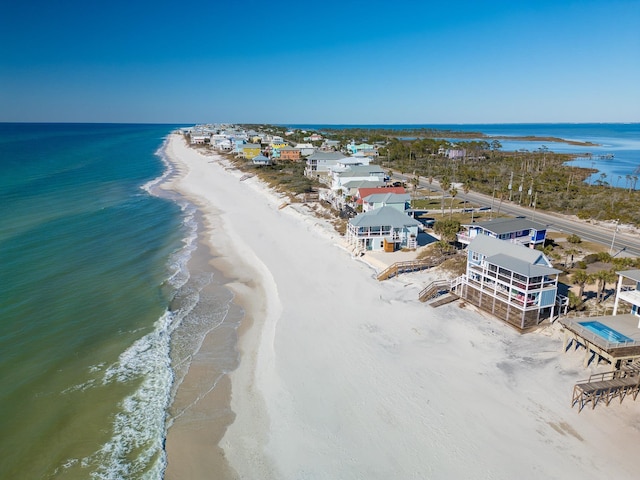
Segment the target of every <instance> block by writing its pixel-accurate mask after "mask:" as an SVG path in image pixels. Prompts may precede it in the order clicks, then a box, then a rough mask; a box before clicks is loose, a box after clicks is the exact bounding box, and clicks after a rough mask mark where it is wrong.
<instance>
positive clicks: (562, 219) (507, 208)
mask: <svg viewBox="0 0 640 480" xmlns="http://www.w3.org/2000/svg"><path fill="white" fill-rule="evenodd" d="M393 177H394V179H395V178H398V179H400V180H401V181H405V182H407V184H409V182H410V180H411V178H412V176H411V175H401V174H400V173H394V175H393ZM420 188H426V189H429V190H432V191H435V192H442V191H441V190H440V186H439V184H438V182H436V181H435V180H434V181H433V184H432V185H430V184H429V182H427V181H426V180H423V179H420ZM456 197H457V198H460V199H462V200H467V201H469V202H472V203H475V204H477V205H482V206H485V207H491V204H492V203H493V210H494V211H498V207H499V208H500V213H508V214H510V215H514V216H524V217H527V218H529V219H531V220H534V221H536V222H539V223H542V224H544V225H547V227H548V229H549V230H551V231H558V232H563V233H567V234H575V235H578V236H579V237H580V238H581V239H583V240H586V241H589V242H595V243H599V244H601V245H604V246H606V247H608V249H609V251H611V252H612V255H614V256H615V255H624V256H629V255H631V256H635V257H640V235H635V234H627V233H622V232H620V231H616V228H615V227H614V226H611V227H609V228H606V227H601V226H599V225H592V224H590V223H588V222H586V221H581V220H574V219H572V218H570V217H568V216H564V215H560V214H555V213H549V212H541V211H540V210H535V209H533V208H529V207H522V206H519V205H518V204H516V203H513V202H509V201H503V202H502V204H501V205H499V203H500V201H499V200H498V199H495V200H493V202H492V198H491V197H490V196H488V195H484V194H481V193H477V192H469V193H467V194H465V193H464V192H462V191H458V194H457V196H456Z"/></svg>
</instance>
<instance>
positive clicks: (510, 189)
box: [509, 172, 513, 201]
mask: <svg viewBox="0 0 640 480" xmlns="http://www.w3.org/2000/svg"><path fill="white" fill-rule="evenodd" d="M512 199H513V172H511V178H509V201H511V200H512Z"/></svg>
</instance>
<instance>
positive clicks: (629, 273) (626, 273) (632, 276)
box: [616, 270, 640, 282]
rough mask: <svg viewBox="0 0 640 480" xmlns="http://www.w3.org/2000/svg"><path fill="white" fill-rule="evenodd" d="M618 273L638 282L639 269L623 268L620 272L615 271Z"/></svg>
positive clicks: (639, 277)
mask: <svg viewBox="0 0 640 480" xmlns="http://www.w3.org/2000/svg"><path fill="white" fill-rule="evenodd" d="M616 273H617V274H618V275H622V276H623V277H624V278H629V279H631V280H633V281H636V282H640V270H624V271H622V272H616Z"/></svg>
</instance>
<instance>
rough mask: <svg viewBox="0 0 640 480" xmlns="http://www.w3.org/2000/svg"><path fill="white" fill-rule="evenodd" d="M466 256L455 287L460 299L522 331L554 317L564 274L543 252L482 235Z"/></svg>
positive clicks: (473, 243)
mask: <svg viewBox="0 0 640 480" xmlns="http://www.w3.org/2000/svg"><path fill="white" fill-rule="evenodd" d="M467 255H468V256H467V271H466V274H465V275H463V276H462V277H460V278H459V279H458V281H457V282H456V285H455V287H454V290H455V293H456V294H458V295H459V296H460V297H461V298H463V299H465V300H466V301H468V302H469V303H472V304H474V305H476V306H477V307H479V308H480V309H482V310H485V311H487V312H489V313H491V314H493V315H494V316H496V317H498V318H499V319H501V320H504V321H505V322H507V323H509V324H510V325H513V326H514V327H516V328H518V329H520V330H526V329H528V328H531V327H534V326H536V325H538V324H539V323H540V322H541V321H542V320H545V319H547V318H550V317H552V316H553V315H554V310H555V305H556V295H557V291H558V274H560V273H561V271H560V270H557V269H555V268H553V267H552V265H551V262H550V261H549V259H547V257H546V256H545V255H544V254H543V253H542V252H541V251H539V250H535V249H532V248H527V247H524V246H522V245H518V244H515V243H509V242H505V241H502V240H498V239H497V238H494V237H490V236H487V235H479V236H477V237H475V238H474V239H473V240H472V241H471V243H470V244H469V247H468V249H467Z"/></svg>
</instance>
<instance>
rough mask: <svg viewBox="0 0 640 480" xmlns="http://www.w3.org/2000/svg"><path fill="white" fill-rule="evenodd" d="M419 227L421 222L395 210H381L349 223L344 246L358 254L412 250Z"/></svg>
mask: <svg viewBox="0 0 640 480" xmlns="http://www.w3.org/2000/svg"><path fill="white" fill-rule="evenodd" d="M419 225H420V222H418V221H417V220H415V219H413V218H411V217H410V216H408V215H407V214H405V213H402V212H400V211H398V210H397V209H396V208H394V207H381V208H378V209H376V210H371V211H368V212H365V213H361V214H359V215H356V216H355V217H354V218H352V219H350V220H349V224H348V225H347V243H348V244H349V245H350V246H352V247H353V248H355V249H356V250H357V251H366V250H383V251H385V252H394V251H396V250H398V249H401V248H409V249H415V248H416V247H417V245H418V227H419Z"/></svg>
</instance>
